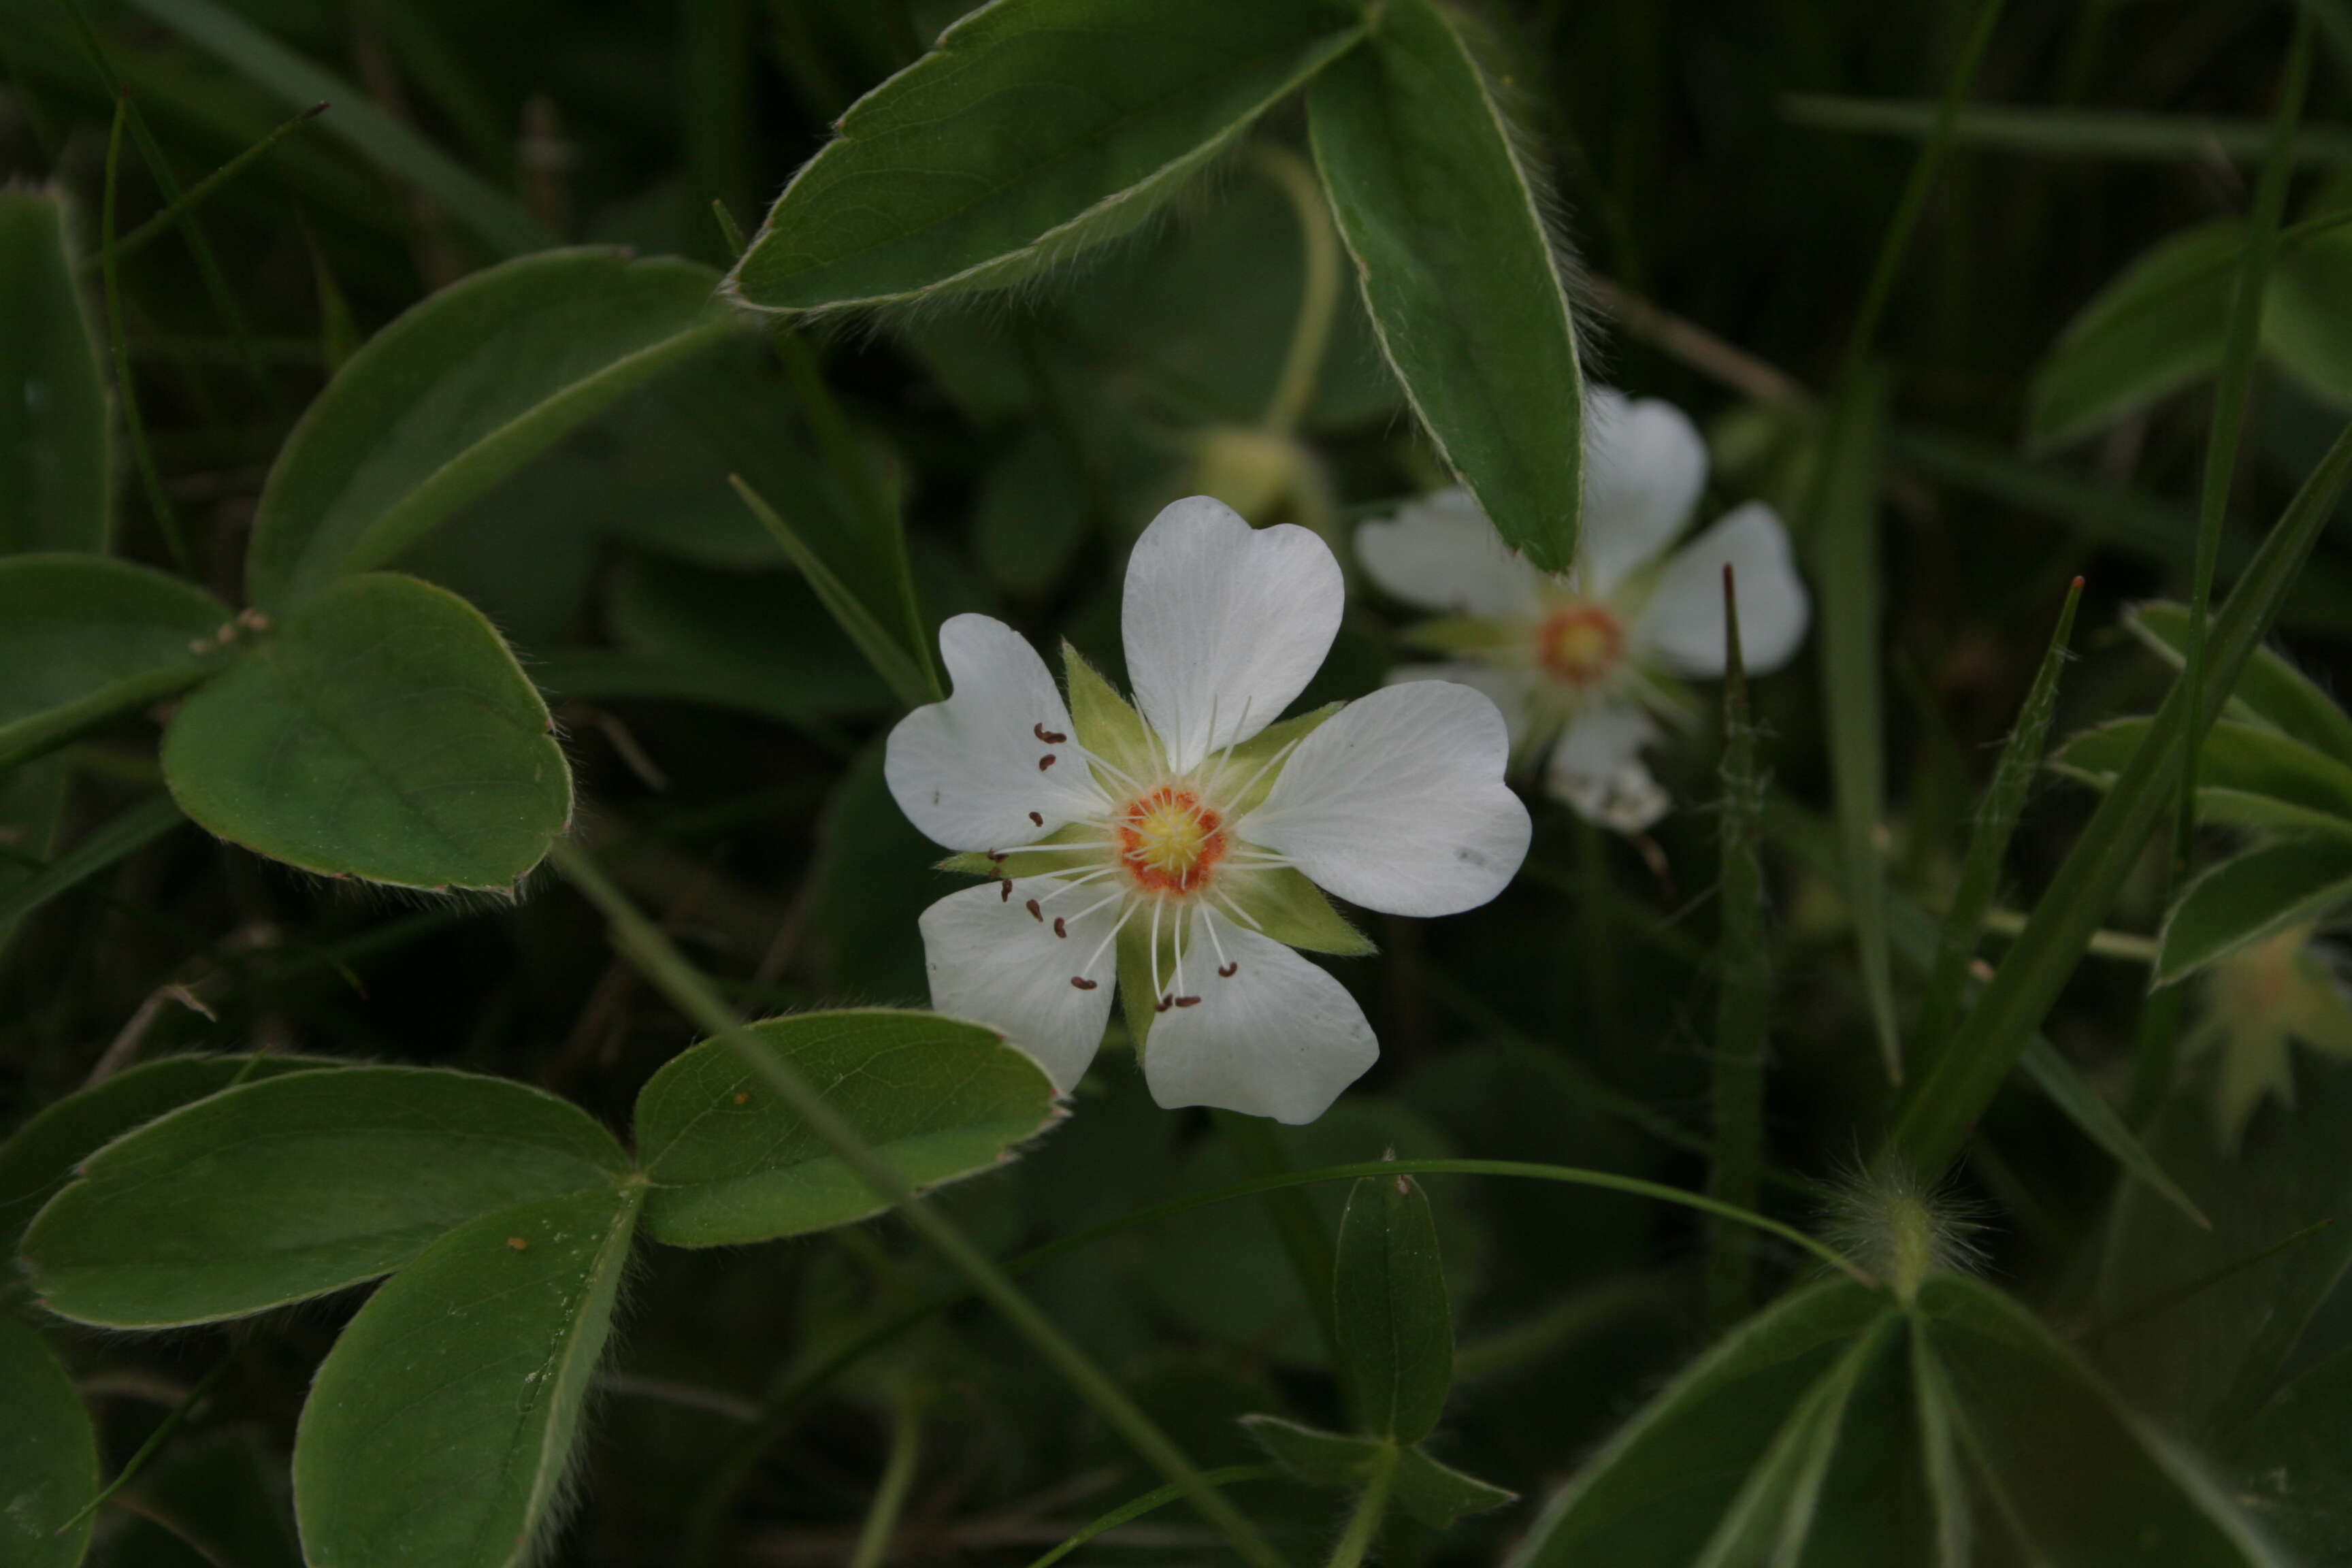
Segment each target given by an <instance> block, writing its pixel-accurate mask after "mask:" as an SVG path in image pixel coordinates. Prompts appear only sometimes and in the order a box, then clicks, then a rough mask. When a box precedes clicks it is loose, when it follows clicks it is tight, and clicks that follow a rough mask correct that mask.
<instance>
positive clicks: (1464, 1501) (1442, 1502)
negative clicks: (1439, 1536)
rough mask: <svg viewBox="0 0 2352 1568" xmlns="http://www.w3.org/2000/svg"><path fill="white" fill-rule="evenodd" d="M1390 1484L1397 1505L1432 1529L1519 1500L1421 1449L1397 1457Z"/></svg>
mask: <svg viewBox="0 0 2352 1568" xmlns="http://www.w3.org/2000/svg"><path fill="white" fill-rule="evenodd" d="M1389 1484H1390V1486H1391V1488H1392V1490H1391V1494H1390V1495H1391V1496H1392V1497H1393V1498H1394V1499H1395V1500H1396V1505H1397V1507H1399V1508H1401V1509H1402V1510H1405V1512H1407V1513H1409V1514H1411V1515H1412V1517H1413V1518H1414V1519H1415V1520H1417V1521H1420V1522H1421V1523H1423V1524H1425V1525H1427V1526H1429V1528H1430V1529H1432V1530H1451V1529H1453V1528H1454V1523H1455V1522H1456V1521H1459V1520H1461V1519H1464V1518H1465V1517H1467V1516H1468V1515H1470V1514H1474V1513H1490V1512H1492V1511H1493V1510H1496V1509H1498V1508H1501V1507H1502V1506H1503V1505H1504V1504H1506V1503H1512V1502H1517V1501H1518V1500H1519V1494H1518V1493H1517V1492H1515V1491H1508V1490H1506V1489H1503V1488H1501V1487H1497V1486H1490V1485H1488V1484H1487V1483H1486V1482H1485V1481H1482V1480H1480V1479H1478V1478H1477V1477H1475V1476H1466V1475H1464V1474H1463V1473H1462V1472H1461V1471H1460V1470H1457V1469H1455V1468H1453V1467H1452V1466H1451V1465H1441V1464H1439V1463H1438V1462H1437V1461H1436V1460H1435V1459H1433V1458H1430V1457H1429V1456H1428V1455H1426V1454H1424V1453H1423V1452H1422V1451H1421V1450H1420V1449H1419V1448H1407V1449H1406V1450H1405V1451H1404V1452H1403V1453H1402V1454H1400V1455H1398V1456H1397V1468H1396V1475H1395V1477H1394V1478H1393V1479H1391V1481H1390V1483H1389Z"/></svg>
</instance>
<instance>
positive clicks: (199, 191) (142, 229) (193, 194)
mask: <svg viewBox="0 0 2352 1568" xmlns="http://www.w3.org/2000/svg"><path fill="white" fill-rule="evenodd" d="M326 111H327V105H325V104H323V103H314V104H312V105H311V106H310V108H308V109H306V110H302V112H301V113H299V114H297V115H296V116H294V118H293V119H291V120H289V121H286V122H285V123H284V124H282V125H280V126H278V128H277V129H276V130H275V131H272V132H269V134H268V135H267V136H264V137H263V138H262V139H261V140H260V141H258V142H255V143H254V144H253V145H252V146H250V147H247V149H246V150H245V151H244V152H242V153H238V154H237V155H236V157H234V158H231V159H230V160H229V161H228V162H227V163H223V164H222V165H221V166H220V167H219V168H217V169H215V170H214V171H213V172H212V173H211V174H206V175H205V177H204V178H203V179H201V180H198V181H197V182H196V183H195V184H193V185H190V186H189V187H188V190H187V194H186V195H182V196H178V197H175V198H174V199H173V201H172V203H171V204H170V205H168V206H166V207H164V209H163V211H162V212H159V213H157V214H156V215H155V216H153V217H151V218H149V219H148V220H147V221H146V222H145V223H142V224H141V225H140V226H138V227H137V228H134V229H132V230H131V232H130V233H129V234H126V235H124V236H123V237H121V239H120V240H119V241H117V242H116V243H115V244H114V245H112V246H110V247H108V254H109V255H110V256H111V257H113V258H118V259H119V258H126V257H131V256H136V255H138V254H139V252H141V251H142V250H144V249H146V248H147V247H148V246H150V245H152V244H153V243H154V242H155V241H157V240H159V239H161V238H163V237H164V236H165V235H167V234H169V233H171V232H172V230H173V229H174V228H176V227H178V226H179V225H180V221H181V220H182V219H183V218H185V217H186V216H188V215H189V214H191V213H193V212H194V211H195V209H196V208H198V207H199V206H202V205H204V203H205V198H207V197H209V196H210V195H212V194H213V193H214V192H215V191H217V190H219V189H220V188H221V187H222V186H223V185H225V184H228V183H229V182H230V181H231V180H233V179H235V178H236V177H237V175H239V174H243V173H245V171H246V170H247V169H248V168H250V167H251V166H252V165H253V163H254V161H255V160H256V159H258V158H260V157H261V156H262V155H263V154H264V153H268V151H269V150H270V149H271V148H272V147H275V146H277V145H278V143H279V142H283V141H285V140H286V138H288V137H289V136H291V135H293V134H294V132H297V131H299V130H301V129H302V127H304V126H305V125H308V124H310V121H313V120H316V119H318V118H319V116H320V115H321V114H324V113H325V112H326ZM106 259H107V258H106V257H84V258H82V263H81V265H82V269H83V270H84V271H88V270H89V268H92V267H100V266H103V265H104V263H105V260H106Z"/></svg>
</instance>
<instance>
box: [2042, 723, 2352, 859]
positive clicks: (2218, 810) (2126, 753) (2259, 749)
mask: <svg viewBox="0 0 2352 1568" xmlns="http://www.w3.org/2000/svg"><path fill="white" fill-rule="evenodd" d="M2148 731H2149V721H2147V720H2146V719H2117V720H2114V721H2110V722H2108V723H2105V724H2102V725H2100V726H2099V727H2098V728H2096V729H2095V730H2086V731H2084V732H2083V733H2081V734H2079V735H2077V736H2075V737H2074V739H2073V740H2070V741H2068V742H2066V744H2065V745H2064V746H2063V748H2061V749H2060V751H2059V752H2058V754H2057V755H2056V756H2055V757H2053V759H2052V760H2051V765H2052V766H2053V767H2054V768H2056V769H2057V770H2058V771H2059V772H2061V773H2067V774H2069V775H2071V776H2073V777H2074V778H2077V779H2080V780H2082V781H2083V782H2084V784H2091V785H2093V786H2095V787H2096V788H2099V789H2105V788H2108V787H2110V786H2112V785H2113V784H2114V783H2115V781H2116V777H2117V776H2118V775H2119V774H2120V773H2122V772H2123V770H2124V769H2126V767H2129V766H2130V765H2131V760H2132V757H2133V755H2134V753H2136V752H2137V751H2138V750H2139V747H2140V745H2141V743H2142V742H2144V741H2146V740H2147V735H2148ZM2197 761H2198V767H2197V815H2198V816H2199V817H2200V819H2202V820H2203V821H2205V822H2209V823H2214V824H2219V825H2223V826H2232V827H2243V828H2247V829H2250V830H2272V831H2284V830H2294V831H2299V832H2303V833H2325V834H2335V835H2339V836H2340V835H2352V766H2347V765H2346V764H2345V763H2341V762H2338V761H2337V760H2336V758H2334V757H2332V756H2330V755H2328V754H2326V752H2319V751H2315V750H2314V749H2313V748H2312V747H2310V746H2306V745H2305V744H2304V743H2303V742H2300V741H2296V740H2293V739H2290V738H2289V737H2287V736H2285V735H2283V734H2280V733H2279V732H2278V731H2275V730H2273V729H2271V728H2269V727H2267V726H2256V725H2253V724H2241V723H2234V722H2232V721H2229V720H2223V721H2221V722H2220V723H2217V724H2215V725H2214V726H2213V729H2212V732H2211V733H2210V734H2209V735H2208V736H2206V738H2205V747H2204V751H2203V752H2202V753H2201V754H2200V756H2199V758H2198V760H2197Z"/></svg>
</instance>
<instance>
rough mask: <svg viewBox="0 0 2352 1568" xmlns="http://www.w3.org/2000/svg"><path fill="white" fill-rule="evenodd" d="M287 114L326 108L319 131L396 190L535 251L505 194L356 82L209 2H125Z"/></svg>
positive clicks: (510, 245)
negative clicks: (331, 109)
mask: <svg viewBox="0 0 2352 1568" xmlns="http://www.w3.org/2000/svg"><path fill="white" fill-rule="evenodd" d="M131 4H132V5H135V6H136V7H137V8H138V9H139V10H141V11H143V12H145V13H146V14H147V16H149V17H150V18H152V20H154V21H156V22H159V23H161V24H163V26H166V27H168V28H170V29H172V30H173V32H175V33H177V34H179V35H180V36H181V37H184V38H186V39H187V40H188V41H189V42H190V43H192V44H194V45H195V46H196V47H199V48H201V49H203V50H205V52H206V53H208V54H211V55H213V56H215V58H218V59H219V60H220V61H221V62H222V63H223V64H225V65H226V66H227V67H228V68H230V69H232V70H235V71H236V72H237V73H238V74H240V75H242V76H244V77H245V78H246V79H248V80H250V81H251V82H253V83H254V84H255V85H256V86H257V87H259V88H261V89H263V90H264V91H266V92H268V94H269V95H270V96H271V97H273V98H276V99H277V100H278V101H279V102H281V103H283V104H285V105H286V106H287V107H288V108H289V109H300V108H307V107H308V106H309V105H310V104H313V103H319V102H321V101H323V102H328V103H331V104H333V105H334V106H335V107H334V112H333V113H331V114H330V115H328V116H326V117H325V119H324V121H323V129H324V130H325V132H326V133H327V134H328V135H330V136H333V137H336V138H339V139H340V140H341V141H342V142H345V143H346V144H347V145H349V146H350V147H351V148H352V151H353V152H355V153H359V155H360V156H361V157H362V158H364V159H366V160H367V161H368V162H369V163H373V164H374V165H375V166H376V168H378V169H379V170H381V171H382V172H383V174H387V175H389V176H390V177H391V178H392V179H393V180H394V181H395V182H397V183H398V184H400V185H402V186H404V187H407V188H412V189H414V190H415V192H416V193H417V194H418V195H423V196H425V198H426V199H428V200H430V201H431V202H432V203H433V205H435V206H436V207H437V208H438V209H440V210H441V211H442V212H445V213H447V214H448V215H449V216H451V217H452V218H454V219H456V220H457V222H458V223H459V224H462V225H463V226H466V227H467V228H468V229H471V230H472V231H473V232H474V234H475V235H476V236H477V237H478V238H480V239H481V240H483V241H484V242H485V243H486V244H488V246H490V247H491V248H492V249H494V250H496V251H497V252H499V254H500V255H504V256H512V255H517V254H520V253H521V252H523V251H527V250H537V249H539V248H541V247H543V246H545V245H547V244H548V243H549V237H548V234H547V231H546V230H545V229H542V228H541V227H540V226H539V225H538V224H537V223H535V222H534V221H532V219H531V218H530V216H528V215H527V214H525V213H524V212H523V210H522V209H521V207H520V206H519V205H516V203H515V201H514V199H513V198H512V197H511V196H509V195H505V194H504V193H503V192H501V191H499V189H498V188H497V187H496V186H494V185H491V184H488V183H486V182H485V181H483V180H481V179H480V178H479V177H478V176H476V175H475V174H471V173H469V172H468V171H467V169H466V168H465V167H464V166H463V165H462V164H460V163H457V161H456V160H455V159H453V158H451V157H450V156H449V155H448V154H447V153H444V152H442V151H441V150H440V149H439V148H438V147H436V146H434V145H433V143H431V142H427V141H426V140H425V138H424V137H423V136H421V135H419V134H418V133H417V132H415V130H413V129H411V128H410V126H409V125H408V123H407V122H406V121H404V120H403V119H401V118H399V117H398V116H396V115H395V114H394V113H393V112H392V111H391V110H387V109H385V108H383V106H381V105H379V104H378V103H377V102H376V101H375V100H374V99H373V98H372V97H371V96H370V95H369V94H367V93H365V92H363V91H362V90H361V89H360V88H359V87H358V85H357V84H355V83H352V82H349V81H346V80H344V79H342V78H341V77H338V76H336V75H335V74H334V73H333V72H332V71H329V70H325V69H322V68H320V67H319V66H317V65H315V64H313V63H312V62H311V61H310V60H308V59H305V58H303V57H301V56H300V55H298V54H296V53H295V52H294V51H293V50H291V49H289V48H288V47H286V46H285V45H283V44H281V43H279V42H278V40H277V39H275V38H273V37H270V36H269V35H268V33H265V32H263V31H262V30H261V29H260V28H258V27H257V26H254V25H253V24H252V23H250V22H248V21H247V20H246V19H245V18H244V17H242V16H238V15H237V14H236V12H234V11H232V10H230V9H229V8H227V7H226V6H223V5H215V4H214V3H213V0H131Z"/></svg>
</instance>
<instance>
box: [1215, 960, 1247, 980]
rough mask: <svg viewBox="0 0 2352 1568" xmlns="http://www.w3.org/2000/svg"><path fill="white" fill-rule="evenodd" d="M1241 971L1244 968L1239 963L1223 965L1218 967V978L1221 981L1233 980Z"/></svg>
mask: <svg viewBox="0 0 2352 1568" xmlns="http://www.w3.org/2000/svg"><path fill="white" fill-rule="evenodd" d="M1241 971H1242V966H1241V964H1240V963H1239V962H1238V961H1236V962H1234V963H1221V964H1219V965H1217V978H1218V979H1220V980H1231V979H1232V978H1233V977H1234V975H1236V974H1239V973H1241Z"/></svg>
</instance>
